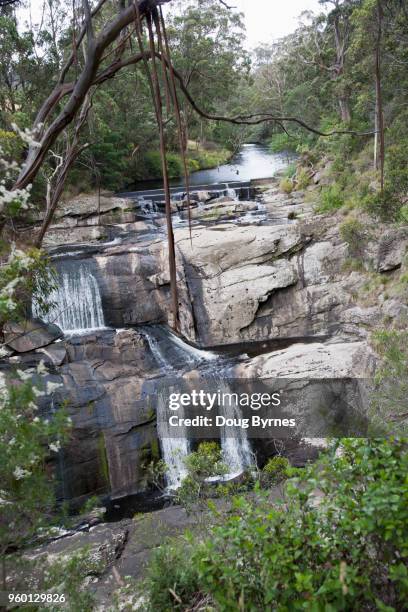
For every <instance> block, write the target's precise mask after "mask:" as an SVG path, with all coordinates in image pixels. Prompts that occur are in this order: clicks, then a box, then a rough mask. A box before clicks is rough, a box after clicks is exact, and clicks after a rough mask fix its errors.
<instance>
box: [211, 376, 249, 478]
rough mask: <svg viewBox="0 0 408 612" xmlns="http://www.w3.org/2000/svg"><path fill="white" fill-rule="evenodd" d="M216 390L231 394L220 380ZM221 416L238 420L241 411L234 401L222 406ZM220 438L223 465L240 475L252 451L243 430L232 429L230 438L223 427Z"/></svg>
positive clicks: (247, 464) (225, 384)
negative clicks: (232, 433)
mask: <svg viewBox="0 0 408 612" xmlns="http://www.w3.org/2000/svg"><path fill="white" fill-rule="evenodd" d="M218 389H219V390H220V391H221V393H224V394H226V395H227V394H231V392H232V390H231V389H230V387H229V385H228V384H227V383H226V382H225V380H222V379H221V378H219V379H218ZM223 415H224V416H225V417H226V418H227V419H239V418H240V417H241V416H242V414H241V409H240V407H239V406H238V405H237V403H236V402H235V401H234V400H232V401H229V402H228V403H227V405H224V406H223ZM220 438H221V448H222V452H223V455H224V459H225V463H226V464H227V465H228V467H229V469H230V472H232V473H233V474H240V473H241V472H243V471H244V470H245V469H246V468H248V467H249V466H250V465H251V464H252V451H251V447H250V445H249V441H248V438H247V435H246V432H245V430H244V429H242V428H241V427H234V437H233V438H232V437H231V436H230V435H228V429H227V427H225V426H224V427H222V428H221V432H220Z"/></svg>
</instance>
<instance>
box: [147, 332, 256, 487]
mask: <svg viewBox="0 0 408 612" xmlns="http://www.w3.org/2000/svg"><path fill="white" fill-rule="evenodd" d="M142 333H143V334H144V335H145V337H146V339H147V341H148V343H149V347H150V350H151V351H152V353H153V355H154V357H155V358H156V361H157V362H158V364H159V365H160V366H161V368H162V370H163V371H164V373H165V374H167V375H169V376H171V375H172V376H173V377H174V376H175V375H177V374H178V375H180V374H181V373H182V372H183V371H184V372H185V371H188V370H192V369H194V368H196V367H197V366H199V365H200V366H201V367H200V370H201V371H203V370H204V371H205V373H206V380H207V384H208V383H209V384H210V387H211V390H212V391H215V390H219V391H221V393H224V394H227V393H231V389H230V388H229V386H228V384H227V383H226V382H225V380H223V378H222V376H220V375H219V359H220V357H219V356H218V355H217V354H215V353H213V352H211V351H204V350H200V349H197V348H195V347H193V346H191V345H189V344H187V343H186V342H184V341H183V340H181V338H179V337H178V336H176V335H175V334H173V333H171V332H170V331H169V330H167V329H165V328H162V327H159V326H154V327H149V326H146V327H144V328H143V329H142ZM217 364H218V365H217ZM209 390H210V389H209ZM220 414H223V416H225V417H226V418H227V419H230V418H240V417H241V416H242V415H241V410H240V408H239V406H238V405H237V404H236V403H234V402H233V401H232V402H230V403H229V404H228V405H222V406H221V407H220ZM157 416H158V420H159V421H160V433H161V436H160V437H161V440H160V444H161V448H162V453H163V459H164V461H165V463H166V464H167V466H168V477H167V484H168V486H169V488H170V489H174V488H177V487H178V486H179V485H180V483H181V480H182V479H183V478H184V476H185V475H186V469H185V465H184V459H185V457H186V456H187V455H188V454H189V452H190V450H191V446H190V442H189V440H188V438H187V436H186V435H185V436H184V437H177V438H175V437H173V436H172V434H171V432H170V426H169V424H168V413H167V406H166V404H165V399H164V398H163V397H162V396H161V394H159V399H158V406H157ZM178 416H179V417H183V408H182V407H180V409H179V412H178ZM236 429H237V430H238V431H237V432H236V434H235V436H234V437H230V435H228V431H227V428H226V427H223V428H222V429H221V432H220V442H221V448H222V451H223V455H224V460H225V462H226V464H227V465H228V468H229V472H230V475H232V474H234V475H235V474H237V473H241V472H242V471H243V470H244V469H245V468H247V467H249V466H250V465H251V463H252V452H251V447H250V444H249V441H248V439H247V435H246V431H245V430H244V429H241V428H236Z"/></svg>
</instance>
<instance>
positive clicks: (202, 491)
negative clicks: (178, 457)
mask: <svg viewBox="0 0 408 612" xmlns="http://www.w3.org/2000/svg"><path fill="white" fill-rule="evenodd" d="M184 464H185V466H186V468H187V476H186V478H184V479H183V481H182V483H181V486H180V488H179V489H178V491H177V500H178V502H179V503H180V504H182V505H183V506H184V507H186V508H187V509H189V508H190V507H191V505H193V504H195V503H197V502H198V501H199V500H200V499H202V498H206V497H208V495H209V494H210V492H211V485H210V484H208V483H207V482H206V481H207V479H208V478H210V477H212V476H223V475H224V474H226V473H227V472H228V468H227V465H226V464H225V463H224V461H223V456H222V451H221V448H220V446H219V445H218V444H217V443H216V442H201V444H200V445H199V447H198V449H197V450H196V451H194V452H193V453H190V454H189V455H188V456H187V457H186V458H185V459H184Z"/></svg>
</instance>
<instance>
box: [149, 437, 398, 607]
mask: <svg viewBox="0 0 408 612" xmlns="http://www.w3.org/2000/svg"><path fill="white" fill-rule="evenodd" d="M407 449H408V446H407V440H406V439H390V440H384V439H375V440H363V439H361V440H358V439H354V440H352V439H345V440H342V441H341V442H340V443H337V444H335V445H333V446H332V448H331V449H330V450H329V451H328V452H327V454H326V455H325V456H324V457H323V458H322V459H321V460H320V461H319V462H318V463H317V464H316V465H313V466H312V467H310V468H309V469H308V470H307V474H306V477H304V478H303V479H302V480H300V479H291V480H289V481H288V482H287V485H286V496H285V499H284V501H283V502H282V503H281V504H278V503H272V502H271V501H270V499H269V498H268V495H267V494H261V493H260V492H258V494H256V495H253V496H251V497H246V498H245V497H237V498H235V499H234V502H233V504H232V506H231V508H230V510H229V511H227V512H223V513H221V514H220V513H218V512H217V511H216V510H214V514H213V516H212V518H209V519H208V526H207V530H205V531H204V533H203V534H201V535H200V536H197V535H192V534H187V535H186V536H185V538H182V539H177V540H174V541H171V542H169V543H168V544H165V545H163V546H161V547H160V548H159V549H158V550H157V552H156V554H155V555H154V558H153V560H152V562H151V564H150V569H149V576H148V579H147V583H146V589H147V594H148V606H147V608H148V609H149V610H163V611H164V610H188V609H192V608H193V607H194V606H199V605H200V602H201V604H202V606H203V609H214V610H225V611H227V610H231V611H233V610H234V611H235V610H306V609H307V610H356V609H359V610H384V611H385V610H390V611H391V610H402V609H404V606H405V603H406V601H407V597H408V503H407V502H408V487H407V468H408V454H407ZM206 606H207V607H206Z"/></svg>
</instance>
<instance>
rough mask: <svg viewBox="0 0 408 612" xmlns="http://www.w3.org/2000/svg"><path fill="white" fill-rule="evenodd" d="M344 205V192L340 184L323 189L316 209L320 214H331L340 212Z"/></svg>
mask: <svg viewBox="0 0 408 612" xmlns="http://www.w3.org/2000/svg"><path fill="white" fill-rule="evenodd" d="M343 204H344V199H343V195H342V190H341V188H340V186H339V185H338V184H336V183H335V184H334V185H331V186H330V187H325V188H323V189H322V191H321V194H320V202H319V204H318V205H317V207H316V212H318V213H329V212H333V211H336V210H338V209H339V208H341V207H342V206H343Z"/></svg>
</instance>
